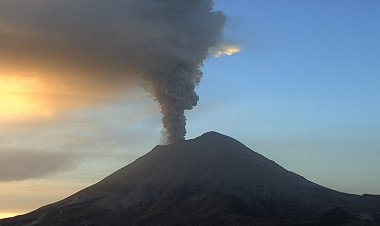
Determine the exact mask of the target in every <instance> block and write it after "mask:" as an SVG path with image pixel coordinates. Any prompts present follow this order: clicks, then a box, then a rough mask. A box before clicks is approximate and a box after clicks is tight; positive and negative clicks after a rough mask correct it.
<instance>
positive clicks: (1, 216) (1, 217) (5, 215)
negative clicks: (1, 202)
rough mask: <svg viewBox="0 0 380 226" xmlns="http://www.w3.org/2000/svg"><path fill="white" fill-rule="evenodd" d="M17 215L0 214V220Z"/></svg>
mask: <svg viewBox="0 0 380 226" xmlns="http://www.w3.org/2000/svg"><path fill="white" fill-rule="evenodd" d="M17 215H19V213H0V219H3V218H8V217H14V216H17Z"/></svg>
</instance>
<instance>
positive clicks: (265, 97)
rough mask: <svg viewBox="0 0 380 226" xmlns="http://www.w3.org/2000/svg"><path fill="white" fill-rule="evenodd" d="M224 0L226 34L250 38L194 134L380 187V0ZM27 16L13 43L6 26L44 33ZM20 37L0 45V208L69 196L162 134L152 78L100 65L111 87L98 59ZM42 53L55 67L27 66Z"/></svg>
mask: <svg viewBox="0 0 380 226" xmlns="http://www.w3.org/2000/svg"><path fill="white" fill-rule="evenodd" d="M7 3H8V2H7V1H6V0H4V1H3V0H0V4H7ZM215 8H216V9H217V10H221V11H223V12H224V14H226V15H227V22H226V28H225V34H224V43H227V44H230V45H233V46H235V47H239V48H241V52H240V53H238V54H235V55H232V56H223V57H218V58H216V57H213V56H212V54H210V56H209V57H208V58H207V59H206V60H205V62H204V67H203V73H204V75H203V78H202V81H201V83H200V84H199V86H198V87H197V88H196V92H197V94H198V95H199V98H200V99H199V102H198V105H197V106H196V107H195V108H194V109H193V110H191V111H187V112H186V116H187V136H186V137H187V138H188V139H191V138H195V137H197V136H199V135H201V134H203V133H204V132H207V131H211V130H213V131H218V132H220V133H223V134H226V135H228V136H231V137H234V138H235V139H238V140H239V141H241V142H243V143H244V144H245V145H247V146H248V147H250V148H251V149H253V150H254V151H256V152H258V153H260V154H262V155H264V156H266V157H267V158H270V159H272V160H274V161H275V162H276V163H278V164H280V165H281V166H283V167H285V168H286V169H288V170H291V171H293V172H295V173H297V174H300V175H302V176H304V177H305V178H307V179H309V180H311V181H313V182H316V183H318V184H321V185H323V186H326V187H329V188H332V189H336V190H339V191H343V192H348V193H354V194H364V193H371V194H380V180H378V175H379V174H380V165H379V164H378V163H379V162H380V139H379V137H380V106H379V104H378V103H379V102H380V92H379V90H380V74H379V71H380V58H379V54H378V53H379V52H380V43H379V42H378V40H380V15H379V14H378V12H379V10H380V3H379V2H378V1H377V0H366V1H357V0H355V1H354V0H337V1H327V0H320V1H311V0H310V1H309V0H307V1H304V0H286V1H285V0H265V1H264V0H260V1H257V0H252V1H241V2H238V3H236V1H235V3H234V2H233V1H228V0H217V1H216V5H215ZM37 9H38V8H37ZM37 9H34V10H36V12H38V10H37ZM23 10H26V12H28V8H27V7H25V8H23ZM0 12H1V9H0ZM3 15H4V14H3ZM85 15H87V14H85ZM89 16H91V15H89ZM74 21H75V20H74ZM32 25H33V24H31V25H28V26H32ZM28 26H26V25H25V26H24V27H23V26H16V25H14V26H9V24H8V23H7V21H6V20H4V18H3V17H1V14H0V51H1V48H2V46H3V50H4V48H5V47H7V46H8V45H6V44H7V43H17V41H18V40H12V38H9V37H7V36H5V35H2V34H4V33H6V32H8V33H11V34H28V35H33V36H26V37H27V39H26V40H29V39H30V38H31V37H33V38H36V37H37V40H38V37H39V36H38V34H40V33H37V34H36V35H35V34H34V33H32V32H30V31H29V28H30V27H28ZM45 28H46V29H47V28H49V26H48V25H46V27H45ZM47 31H50V30H49V29H48V30H47ZM128 32H129V31H126V34H129V33H128ZM10 37H14V36H10ZM81 38H83V40H86V38H88V37H87V36H86V37H85V36H83V37H82V36H81ZM42 41H44V40H41V43H43V42H42ZM94 42H96V43H97V44H98V43H99V42H98V40H94ZM23 43H28V42H23ZM101 43H102V42H101ZM89 48H90V47H89ZM45 49H46V50H49V45H47V46H46V47H44V50H45ZM10 50H11V49H7V51H9V52H7V54H8V55H6V54H1V53H0V59H1V63H0V65H1V69H0V93H1V95H0V102H1V106H0V218H2V217H6V216H13V215H16V214H21V213H26V212H28V211H31V210H34V209H36V208H38V207H41V206H42V205H46V204H49V203H51V202H55V201H58V200H60V199H62V198H65V197H67V196H68V195H71V194H73V193H74V192H77V191H79V190H80V189H83V188H85V187H87V186H89V185H91V184H93V183H95V182H97V181H99V180H100V179H102V178H104V177H105V176H107V175H109V174H110V173H112V172H114V171H116V170H117V169H119V168H121V167H123V166H125V165H126V164H128V163H130V162H132V161H133V160H135V159H136V158H138V157H139V156H141V155H143V154H145V153H147V152H148V151H150V150H151V149H152V148H153V147H154V146H155V145H157V144H159V143H160V142H161V141H162V138H161V137H162V124H161V114H160V107H159V105H158V104H157V102H155V101H154V98H152V95H151V93H149V92H147V91H146V89H144V87H142V86H137V85H125V86H120V85H119V83H118V82H114V81H106V80H102V79H100V80H99V81H106V82H107V87H111V89H105V88H104V87H103V86H101V85H102V84H103V83H97V82H93V80H91V79H90V77H88V75H87V74H85V73H83V71H84V70H83V68H82V66H81V65H86V64H88V63H89V62H87V61H83V62H79V64H78V65H79V66H77V67H75V68H66V67H64V66H61V67H57V65H53V64H50V63H49V59H47V58H44V57H43V55H41V57H37V58H38V59H37V60H36V62H31V64H29V62H28V64H26V63H24V61H22V60H21V59H19V58H17V57H13V55H12V54H13V53H12V51H10ZM49 51H50V50H49ZM80 51H82V49H78V52H79V53H78V52H75V51H74V52H70V53H67V54H64V56H67V59H71V58H70V57H73V56H74V57H75V56H77V55H76V54H78V56H81V54H82V52H85V51H82V52H80ZM3 53H4V52H3ZM15 56H18V55H17V54H15ZM23 56H24V55H23ZM96 56H97V55H96ZM101 57H103V56H101ZM4 59H5V60H4ZM64 59H66V58H64ZM99 59H102V58H99ZM95 60H96V59H95ZM65 62H66V61H65ZM96 62H102V61H101V60H97V61H96ZM110 62H111V63H109V64H107V65H106V64H104V65H99V68H97V69H99V70H100V71H102V72H104V71H105V72H107V70H110V69H112V68H113V66H114V65H113V62H114V61H110ZM42 63H43V64H44V65H45V66H46V71H49V72H50V74H53V75H54V76H50V77H47V76H46V75H40V74H38V72H35V71H25V70H26V69H25V68H28V67H32V66H33V65H39V64H42ZM97 66H98V65H97ZM14 68H16V69H17V70H18V71H15V70H13V69H14ZM9 73H13V74H16V75H17V76H9ZM112 73H117V72H115V71H112ZM66 74H69V76H67V75H66ZM100 78H101V76H100ZM132 80H133V79H131V78H128V79H126V82H125V83H123V84H135V83H134V81H132ZM46 81H49V82H46ZM108 82H109V83H108ZM77 84H81V87H87V88H84V89H78V88H77V87H76V86H77ZM84 84H86V85H88V86H84ZM78 90H79V91H78ZM94 90H95V91H94ZM97 90H102V92H97ZM115 90H116V91H117V92H116V91H115ZM124 91H125V92H124Z"/></svg>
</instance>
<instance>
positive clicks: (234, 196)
mask: <svg viewBox="0 0 380 226" xmlns="http://www.w3.org/2000/svg"><path fill="white" fill-rule="evenodd" d="M334 208H335V209H334ZM341 209H344V211H345V212H344V214H342V211H335V210H341ZM329 210H334V211H330V212H328V211H329ZM379 210H380V203H379V199H378V196H370V195H365V196H358V195H349V194H344V193H341V192H337V191H334V190H331V189H328V188H325V187H322V186H320V185H317V184H315V183H313V182H310V181H308V180H306V179H305V178H303V177H301V176H299V175H297V174H294V173H292V172H290V171H287V170H286V169H284V168H282V167H281V166H279V165H278V164H276V163H275V162H273V161H272V160H269V159H267V158H265V157H264V156H262V155H260V154H258V153H256V152H254V151H252V150H251V149H249V148H248V147H246V146H245V145H243V144H242V143H240V142H239V141H237V140H235V139H233V138H231V137H228V136H225V135H222V134H220V133H217V132H208V133H205V134H203V135H202V136H200V137H197V138H195V139H191V140H186V141H181V142H178V143H175V144H171V145H158V146H156V147H155V148H153V150H152V151H150V152H149V153H147V154H146V155H144V156H142V157H140V158H138V159H137V160H136V161H134V162H133V163H131V164H129V165H127V166H125V167H123V168H122V169H120V170H118V171H117V172H115V173H113V174H111V175H110V176H108V177H106V178H105V179H103V180H102V181H100V182H99V183H97V184H94V185H92V186H90V187H88V188H86V189H84V190H82V191H80V192H78V193H77V194H74V195H73V196H70V197H68V198H66V199H64V200H62V201H60V202H57V203H54V204H51V205H49V206H46V207H44V208H41V209H39V210H36V211H34V212H31V213H29V214H27V215H25V216H21V217H16V218H14V219H10V220H5V221H0V226H5V225H7V226H8V225H17V226H18V225H33V226H35V225H37V226H40V225H41V226H46V225H57V226H66V225H83V224H82V223H83V222H85V223H86V224H85V225H100V226H108V225H159V224H161V225H162V224H164V225H176V224H179V225H231V224H232V225H247V224H248V225H249V224H250V223H252V222H256V223H257V222H259V223H260V222H261V223H262V224H264V225H276V224H281V225H284V222H287V223H289V222H291V223H289V224H290V225H294V224H295V223H299V222H320V221H329V220H331V219H334V221H337V219H338V217H336V216H339V217H340V218H339V219H338V220H341V218H345V216H365V218H366V219H378V218H379V213H380V211H379ZM322 216H324V217H322ZM326 216H328V217H326ZM330 216H331V217H330ZM358 218H359V219H361V218H360V217H358ZM363 218H364V217H363ZM36 220H37V221H36ZM348 220H349V221H359V220H356V217H350V219H348ZM31 222H37V223H33V224H30V223H31ZM335 223H336V222H335Z"/></svg>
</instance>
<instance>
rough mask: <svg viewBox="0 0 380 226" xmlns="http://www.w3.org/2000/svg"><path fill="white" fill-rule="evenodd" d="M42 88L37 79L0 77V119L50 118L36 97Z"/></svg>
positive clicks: (49, 113)
mask: <svg viewBox="0 0 380 226" xmlns="http://www.w3.org/2000/svg"><path fill="white" fill-rule="evenodd" d="M42 88H43V87H42V84H41V82H40V81H39V80H38V79H34V78H22V77H6V76H0V118H15V117H16V118H17V117H25V116H34V115H38V116H51V115H52V111H51V110H49V109H47V108H46V106H44V104H43V101H42V100H41V98H39V97H38V95H37V94H38V93H39V92H41V91H42Z"/></svg>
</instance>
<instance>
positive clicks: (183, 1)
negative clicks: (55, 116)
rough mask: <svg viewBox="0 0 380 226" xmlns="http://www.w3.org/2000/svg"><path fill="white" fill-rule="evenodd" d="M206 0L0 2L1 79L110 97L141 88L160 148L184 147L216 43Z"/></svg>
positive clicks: (216, 23) (219, 19)
mask: <svg viewBox="0 0 380 226" xmlns="http://www.w3.org/2000/svg"><path fill="white" fill-rule="evenodd" d="M213 5H214V2H213V0H65V1H62V0H17V1H0V49H1V51H0V75H4V74H6V75H7V76H13V75H17V76H35V77H39V78H42V79H43V80H44V81H47V82H49V84H51V86H52V87H54V86H56V87H64V89H65V90H69V91H71V92H79V91H80V92H85V93H87V94H88V93H90V94H91V93H96V94H98V93H102V94H103V95H107V96H113V95H117V94H120V93H122V92H126V91H128V90H130V89H129V88H130V87H133V86H135V85H141V84H142V85H144V87H146V88H147V90H148V91H149V92H150V93H151V94H152V95H153V96H154V98H155V99H156V100H157V102H158V103H159V104H160V107H161V112H162V115H163V118H162V121H163V125H164V128H165V131H166V133H167V143H174V142H177V141H179V140H182V139H184V137H185V134H186V128H185V126H186V118H185V115H184V112H185V110H190V109H192V108H193V107H194V106H196V104H197V101H198V99H199V98H198V96H197V94H196V93H195V91H194V89H195V87H196V85H197V84H198V83H199V82H200V80H201V77H202V72H201V68H202V63H203V61H204V59H205V58H206V57H207V55H208V54H209V51H210V49H211V47H213V46H215V45H216V44H217V43H218V41H220V39H221V35H222V33H223V28H224V24H225V16H224V14H223V13H221V12H217V11H213Z"/></svg>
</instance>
